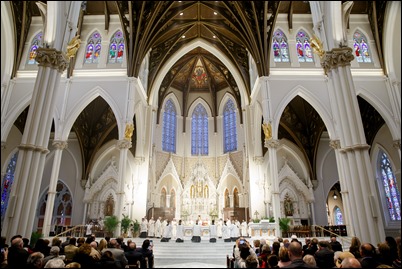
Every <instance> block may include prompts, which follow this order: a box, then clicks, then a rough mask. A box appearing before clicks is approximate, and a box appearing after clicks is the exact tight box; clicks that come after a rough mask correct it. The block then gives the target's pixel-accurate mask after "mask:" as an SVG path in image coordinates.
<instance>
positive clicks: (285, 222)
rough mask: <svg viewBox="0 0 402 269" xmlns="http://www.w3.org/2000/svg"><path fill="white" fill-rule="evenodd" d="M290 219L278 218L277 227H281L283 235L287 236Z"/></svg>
mask: <svg viewBox="0 0 402 269" xmlns="http://www.w3.org/2000/svg"><path fill="white" fill-rule="evenodd" d="M290 221H291V219H289V218H279V229H281V231H282V236H283V237H285V235H286V236H287V233H288V231H289V229H290Z"/></svg>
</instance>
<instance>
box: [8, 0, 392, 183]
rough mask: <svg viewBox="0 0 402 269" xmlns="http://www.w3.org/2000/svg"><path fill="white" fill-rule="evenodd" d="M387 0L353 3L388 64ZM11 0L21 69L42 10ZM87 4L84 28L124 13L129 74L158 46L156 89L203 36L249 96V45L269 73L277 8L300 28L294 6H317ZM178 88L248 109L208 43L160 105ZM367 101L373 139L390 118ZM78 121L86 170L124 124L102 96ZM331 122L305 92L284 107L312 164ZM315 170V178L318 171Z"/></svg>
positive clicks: (163, 89) (293, 135)
mask: <svg viewBox="0 0 402 269" xmlns="http://www.w3.org/2000/svg"><path fill="white" fill-rule="evenodd" d="M43 2H45V3H46V1H43ZM342 2H345V1H342ZM386 2H387V1H354V5H353V8H352V11H351V14H367V15H368V17H369V20H370V25H371V28H372V32H373V36H374V37H375V42H376V47H377V50H378V55H379V56H380V57H379V58H380V62H381V64H382V51H381V48H382V39H381V38H382V31H383V27H382V25H383V20H384V12H385V5H386ZM11 5H12V11H13V15H14V20H15V32H16V33H18V34H17V35H16V40H15V41H14V43H15V47H16V48H17V53H16V56H15V65H14V66H15V67H14V72H13V76H15V74H16V70H17V68H18V66H19V63H20V61H21V56H22V52H23V49H24V45H25V42H26V37H27V34H28V30H29V25H30V22H31V18H32V16H40V13H39V10H38V8H37V6H36V4H35V1H17V2H16V1H15V2H12V4H11ZM82 7H83V8H82V11H81V16H80V21H79V25H78V34H80V32H81V27H82V24H83V23H85V16H86V15H104V18H105V29H106V30H108V29H109V22H110V15H111V14H118V15H119V18H120V21H121V25H122V30H123V32H124V36H125V41H126V48H127V49H126V51H127V53H126V57H127V75H128V76H134V77H137V76H138V74H139V71H140V67H141V63H142V61H143V59H144V58H145V56H146V55H147V53H150V67H149V77H148V81H149V85H148V89H151V88H152V86H153V83H154V79H155V77H156V75H157V74H158V73H159V72H160V71H161V69H162V67H163V66H164V64H165V63H166V62H167V61H168V60H169V59H170V58H171V57H172V55H174V54H175V53H176V52H178V51H179V50H180V49H181V48H183V47H184V46H185V45H186V44H188V42H191V41H192V40H196V39H203V40H206V41H207V42H209V43H210V44H211V45H212V46H214V48H216V49H217V50H219V51H221V52H222V53H223V54H224V55H225V57H226V58H227V59H229V61H230V62H231V63H232V66H234V68H235V69H236V70H237V72H238V73H239V74H240V76H241V78H240V79H241V80H242V81H243V83H244V85H246V89H245V91H246V92H247V93H248V94H247V96H244V98H249V95H250V91H251V89H250V78H249V63H248V54H249V53H250V54H251V56H252V57H253V59H254V60H255V62H256V66H257V72H258V74H259V76H269V70H270V65H269V63H270V55H271V53H270V49H271V48H270V46H271V42H270V40H272V34H273V30H274V29H275V21H276V17H277V15H278V14H287V18H288V27H289V29H292V28H293V15H294V14H310V13H311V11H310V4H309V2H308V1H85V2H83V6H82ZM73 61H74V59H73ZM73 69H74V62H72V64H71V66H70V68H69V70H68V75H69V76H72V75H73ZM170 88H174V89H175V90H178V91H181V92H182V93H183V94H182V95H183V100H180V101H181V102H182V104H183V106H184V107H185V106H187V104H186V102H187V97H188V95H189V94H190V92H191V93H194V92H195V93H197V92H199V93H208V94H210V100H212V102H213V104H212V105H211V108H212V112H213V115H214V116H217V111H216V110H217V107H218V105H217V102H218V100H217V92H218V91H221V90H226V91H228V92H229V93H230V94H232V95H233V96H234V98H235V99H236V103H237V106H238V108H239V110H241V107H240V104H241V103H242V102H241V98H242V97H241V96H240V93H239V89H238V86H237V84H236V82H235V79H234V77H233V75H232V74H231V72H230V71H229V70H228V67H227V66H225V65H224V64H223V63H222V62H221V60H219V59H218V58H217V57H216V56H215V55H213V54H212V53H211V52H209V51H207V50H205V49H202V48H196V49H194V50H192V51H190V52H188V53H186V54H185V55H183V56H182V57H181V58H180V59H179V60H178V61H177V62H176V63H175V64H174V65H173V66H172V67H171V68H170V70H169V71H168V72H167V74H166V76H165V77H164V79H163V81H162V84H161V85H160V90H159V92H158V94H159V96H158V97H159V98H158V100H159V108H158V109H159V111H160V108H161V102H162V101H163V99H164V97H165V96H166V95H167V94H168V93H169V89H170ZM148 93H149V92H148ZM359 105H360V107H361V112H362V118H363V121H368V120H370V121H372V120H373V117H374V119H375V122H376V127H375V130H374V129H372V128H371V127H370V126H371V125H370V124H364V127H365V132H366V135H368V136H369V137H367V138H368V139H367V140H368V142H372V141H371V140H372V138H373V135H375V133H376V132H377V131H378V128H379V126H381V125H382V124H383V121H382V119H381V117H380V116H379V114H378V113H377V114H375V113H374V112H373V109H372V107H371V106H370V105H367V103H365V102H364V101H363V102H362V101H361V100H360V99H359ZM362 108H363V109H362ZM26 111H27V110H26ZM374 111H375V110H374ZM184 113H185V112H183V114H184ZM373 113H374V114H373ZM26 114H27V112H24V113H23V114H22V115H21V117H20V118H19V119H18V120H17V122H16V125H17V126H18V128H19V129H20V130H21V131H22V130H23V126H24V125H25V124H24V123H23V122H25V120H24V118H26ZM240 114H241V113H240ZM366 114H367V115H366ZM369 114H370V115H374V116H370V115H369ZM182 116H185V115H182ZM105 119H107V120H108V122H109V123H108V124H106V123H105ZM110 120H111V121H112V122H110ZM113 122H114V123H113ZM99 128H100V129H99ZM73 129H74V131H75V132H76V134H77V137H78V139H79V141H80V145H81V148H82V152H83V157H84V163H85V165H84V167H85V168H84V170H85V171H84V173H83V175H85V174H87V172H88V171H87V170H86V169H87V168H88V165H89V164H90V163H91V159H92V157H93V156H94V154H95V153H96V150H97V149H98V148H100V146H101V145H103V144H104V143H105V142H107V141H108V140H110V139H112V138H115V139H117V137H116V136H117V125H116V123H115V119H114V117H112V115H111V110H110V107H109V106H108V104H107V103H106V102H104V100H101V99H99V98H98V99H96V100H94V102H93V103H92V104H91V105H89V106H88V107H87V108H86V109H85V110H84V111H83V112H82V113H81V115H80V116H79V117H78V119H77V121H76V123H75V124H74V127H73ZM324 130H325V126H324V124H323V122H322V120H321V118H320V117H319V115H318V114H317V112H316V111H315V110H314V109H313V108H312V107H311V106H310V105H309V104H308V103H307V102H306V101H304V100H303V99H302V98H299V97H297V98H295V99H294V100H293V101H292V102H291V103H290V104H289V105H288V107H287V108H286V109H285V111H284V113H283V115H282V118H281V122H280V128H279V138H287V139H289V140H290V141H292V142H294V143H295V144H296V145H298V146H299V147H300V148H301V150H302V151H303V153H304V154H305V156H306V158H307V159H308V160H309V161H310V171H314V169H313V167H314V165H315V158H316V149H317V147H318V142H319V139H320V137H321V134H322V132H323V131H324ZM100 132H101V133H102V134H100ZM94 134H95V135H94ZM133 137H134V136H133ZM262 137H263V135H262ZM133 153H134V152H133ZM312 178H315V175H314V174H312Z"/></svg>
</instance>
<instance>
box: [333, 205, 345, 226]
mask: <svg viewBox="0 0 402 269" xmlns="http://www.w3.org/2000/svg"><path fill="white" fill-rule="evenodd" d="M334 218H335V225H343V216H342V211H341V209H340V208H339V207H337V206H336V207H335V209H334Z"/></svg>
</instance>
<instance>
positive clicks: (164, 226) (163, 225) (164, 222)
mask: <svg viewBox="0 0 402 269" xmlns="http://www.w3.org/2000/svg"><path fill="white" fill-rule="evenodd" d="M166 225H167V219H164V220H163V221H162V225H161V236H163V235H164V234H165V228H166Z"/></svg>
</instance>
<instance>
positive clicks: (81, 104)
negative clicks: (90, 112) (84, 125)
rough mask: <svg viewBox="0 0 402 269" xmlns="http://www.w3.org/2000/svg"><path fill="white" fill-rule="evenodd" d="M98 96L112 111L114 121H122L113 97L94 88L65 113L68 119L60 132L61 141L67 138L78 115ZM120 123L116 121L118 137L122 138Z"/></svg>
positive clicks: (122, 131) (101, 89) (97, 87)
mask: <svg viewBox="0 0 402 269" xmlns="http://www.w3.org/2000/svg"><path fill="white" fill-rule="evenodd" d="M98 96H100V97H102V98H103V99H104V100H105V101H106V103H108V105H109V106H110V108H111V109H112V111H113V114H114V116H115V118H116V119H122V118H123V117H122V111H121V108H120V106H119V105H118V104H117V103H116V101H115V100H114V99H113V97H112V96H111V95H110V94H109V93H108V92H107V91H105V90H104V89H103V88H101V87H100V86H96V87H94V88H93V89H91V90H89V91H88V92H87V93H86V94H85V95H83V96H82V97H81V98H80V99H79V100H78V102H76V103H75V104H74V106H73V107H72V108H71V110H70V111H69V113H66V115H68V117H67V118H66V120H65V122H66V123H65V125H64V129H63V131H62V139H63V140H66V139H67V138H68V135H69V134H70V130H71V128H72V127H73V124H74V122H75V120H76V119H77V118H78V116H79V115H80V113H81V112H82V111H83V110H84V109H85V108H86V107H87V106H88V105H89V104H90V103H91V102H92V101H93V100H95V99H96V98H97V97H98ZM121 124H122V123H121V121H119V120H117V126H118V129H119V137H122V136H123V133H124V128H125V126H121Z"/></svg>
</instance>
